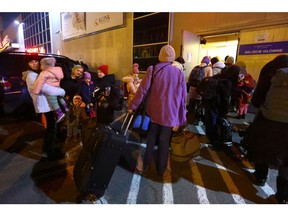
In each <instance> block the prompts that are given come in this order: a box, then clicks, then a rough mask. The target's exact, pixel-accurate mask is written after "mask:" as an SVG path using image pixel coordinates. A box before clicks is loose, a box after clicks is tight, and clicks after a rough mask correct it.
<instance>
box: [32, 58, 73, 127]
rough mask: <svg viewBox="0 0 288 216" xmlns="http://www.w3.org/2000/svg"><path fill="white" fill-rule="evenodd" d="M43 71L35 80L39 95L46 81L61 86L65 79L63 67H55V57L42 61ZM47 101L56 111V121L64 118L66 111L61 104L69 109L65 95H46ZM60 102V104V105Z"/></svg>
mask: <svg viewBox="0 0 288 216" xmlns="http://www.w3.org/2000/svg"><path fill="white" fill-rule="evenodd" d="M40 64H41V70H42V71H41V72H40V74H39V75H38V77H37V79H36V80H35V83H34V87H33V93H34V94H36V95H38V94H41V89H42V88H43V85H44V83H46V84H48V85H50V86H54V87H59V88H60V81H61V79H63V77H64V74H63V71H62V68H61V67H55V64H56V59H55V58H53V57H47V58H43V59H41V61H40ZM46 98H47V101H48V103H49V105H50V106H51V107H52V109H53V110H54V111H55V113H56V122H57V123H58V122H60V121H62V120H63V119H64V117H65V113H63V112H62V109H61V108H60V105H61V106H62V108H63V110H64V111H65V112H67V111H68V107H67V104H66V102H65V100H64V98H63V97H61V96H60V95H58V96H54V95H46ZM59 104H60V105H59Z"/></svg>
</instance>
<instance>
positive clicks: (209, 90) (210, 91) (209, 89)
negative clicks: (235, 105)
mask: <svg viewBox="0 0 288 216" xmlns="http://www.w3.org/2000/svg"><path fill="white" fill-rule="evenodd" d="M231 89H232V83H231V81H230V80H228V79H223V78H219V77H217V76H216V77H214V76H213V77H206V78H204V79H203V80H202V81H201V82H200V83H199V86H198V87H197V89H196V92H197V93H198V94H199V95H201V97H202V99H206V100H213V102H214V105H215V106H216V108H217V109H218V110H219V113H220V115H225V114H227V113H228V112H229V104H230V95H231Z"/></svg>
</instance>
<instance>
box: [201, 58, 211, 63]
mask: <svg viewBox="0 0 288 216" xmlns="http://www.w3.org/2000/svg"><path fill="white" fill-rule="evenodd" d="M201 63H206V64H207V65H208V64H209V63H210V58H209V57H208V56H204V57H203V59H202V61H201Z"/></svg>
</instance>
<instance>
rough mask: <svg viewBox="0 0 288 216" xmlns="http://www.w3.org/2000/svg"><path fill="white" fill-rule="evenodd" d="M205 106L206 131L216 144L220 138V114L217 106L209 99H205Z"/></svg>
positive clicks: (210, 139)
mask: <svg viewBox="0 0 288 216" xmlns="http://www.w3.org/2000/svg"><path fill="white" fill-rule="evenodd" d="M203 105H204V108H205V114H204V124H205V132H206V135H207V137H208V138H209V141H210V143H211V144H215V143H216V142H217V141H218V140H219V134H218V125H217V118H218V116H219V114H218V110H217V108H215V106H214V105H213V104H212V103H211V102H210V101H209V100H205V101H204V100H203Z"/></svg>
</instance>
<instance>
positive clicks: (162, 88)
mask: <svg viewBox="0 0 288 216" xmlns="http://www.w3.org/2000/svg"><path fill="white" fill-rule="evenodd" d="M165 65H166V66H165ZM163 66H165V67H164V68H163V69H161V70H160V71H159V72H158V73H157V74H156V76H155V77H154V78H153V85H152V89H151V94H150V97H149V101H148V106H147V113H148V115H149V116H150V119H151V122H154V123H156V124H159V125H162V126H166V127H174V126H184V125H186V97H187V91H186V82H185V79H184V74H183V72H182V71H181V70H180V69H178V68H177V67H174V66H172V64H171V63H170V62H161V63H159V64H157V65H156V66H155V67H154V73H155V72H157V71H158V70H159V69H160V68H162V67H163ZM152 71H153V66H150V67H149V68H148V69H147V73H146V75H145V76H144V78H143V80H142V82H141V84H140V86H139V88H138V90H137V92H136V94H135V96H134V98H133V100H132V102H131V104H130V105H129V107H128V108H129V109H131V110H136V109H137V108H138V106H139V105H140V104H141V102H142V101H143V100H144V99H145V96H146V94H147V92H148V90H149V87H150V84H151V76H152Z"/></svg>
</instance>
